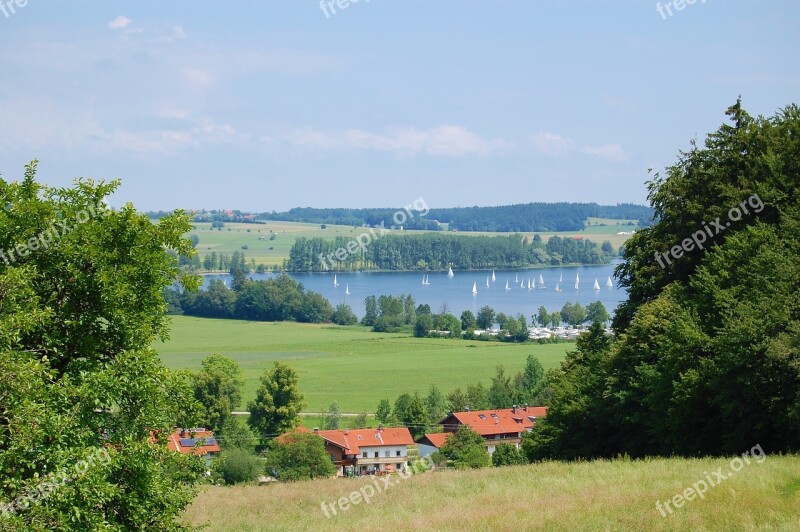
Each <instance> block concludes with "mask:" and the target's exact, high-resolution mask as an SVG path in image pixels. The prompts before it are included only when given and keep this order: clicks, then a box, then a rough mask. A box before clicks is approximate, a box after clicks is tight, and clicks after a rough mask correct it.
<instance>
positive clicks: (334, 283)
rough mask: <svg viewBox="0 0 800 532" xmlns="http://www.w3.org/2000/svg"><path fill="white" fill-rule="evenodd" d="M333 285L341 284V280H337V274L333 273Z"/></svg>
mask: <svg viewBox="0 0 800 532" xmlns="http://www.w3.org/2000/svg"><path fill="white" fill-rule="evenodd" d="M333 286H339V282H338V281H337V280H336V274H335V273H334V274H333Z"/></svg>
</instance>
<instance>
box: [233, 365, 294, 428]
mask: <svg viewBox="0 0 800 532" xmlns="http://www.w3.org/2000/svg"><path fill="white" fill-rule="evenodd" d="M298 381H299V377H298V376H297V372H296V371H295V370H294V369H293V368H292V367H291V366H288V365H286V364H284V363H283V362H279V361H277V360H276V361H275V362H274V364H273V367H272V369H266V370H265V371H264V375H263V376H262V377H261V386H259V388H258V390H257V391H256V398H255V400H254V401H250V402H249V403H247V409H248V410H249V411H250V417H249V418H248V420H247V422H248V423H249V424H250V426H251V427H252V428H253V430H255V431H256V432H257V433H258V434H259V435H260V436H261V437H262V438H267V437H272V436H277V435H280V434H283V433H284V432H288V431H290V430H292V429H294V428H296V427H297V425H298V424H299V419H298V414H299V413H300V411H301V410H302V409H303V407H304V406H305V404H304V403H303V394H302V393H300V390H299V389H298Z"/></svg>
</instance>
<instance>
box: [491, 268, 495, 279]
mask: <svg viewBox="0 0 800 532" xmlns="http://www.w3.org/2000/svg"><path fill="white" fill-rule="evenodd" d="M494 281H495V276H494V270H492V282H494Z"/></svg>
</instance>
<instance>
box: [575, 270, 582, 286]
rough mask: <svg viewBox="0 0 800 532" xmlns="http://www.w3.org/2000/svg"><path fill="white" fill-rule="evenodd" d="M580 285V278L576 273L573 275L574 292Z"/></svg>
mask: <svg viewBox="0 0 800 532" xmlns="http://www.w3.org/2000/svg"><path fill="white" fill-rule="evenodd" d="M580 284H581V277H580V275H578V274H577V273H576V274H575V290H577V289H578V286H579V285H580Z"/></svg>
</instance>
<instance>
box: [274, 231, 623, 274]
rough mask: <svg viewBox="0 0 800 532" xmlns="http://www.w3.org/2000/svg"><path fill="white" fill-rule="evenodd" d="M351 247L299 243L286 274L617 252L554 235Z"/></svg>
mask: <svg viewBox="0 0 800 532" xmlns="http://www.w3.org/2000/svg"><path fill="white" fill-rule="evenodd" d="M353 242H355V241H354V240H353V239H351V238H347V237H341V236H339V237H336V238H335V239H333V240H326V239H324V238H305V237H301V238H298V239H297V240H296V241H295V243H294V245H292V248H291V250H290V252H289V260H288V261H287V264H286V269H287V271H290V272H317V271H326V270H331V269H332V270H336V271H360V270H394V271H409V270H419V271H431V270H446V269H447V268H449V267H452V268H453V269H456V270H457V269H490V268H496V269H501V268H525V267H529V266H538V265H561V264H608V263H609V262H610V260H611V258H612V257H614V256H615V253H616V252H615V250H614V248H613V247H612V245H611V243H610V242H608V241H605V242H604V243H603V244H602V246H598V245H597V243H596V242H592V241H590V240H584V239H578V238H561V237H558V236H554V237H552V238H550V239H549V240H548V242H547V243H546V244H545V243H544V242H543V240H542V238H541V236H540V235H534V237H533V238H532V239H528V238H527V237H523V236H522V235H509V236H494V237H489V236H468V235H453V234H438V233H427V234H416V235H394V234H389V235H385V236H382V237H380V238H371V239H370V240H369V242H368V245H367V244H365V245H363V246H360V245H359V246H356V245H354V244H353ZM348 245H349V247H348Z"/></svg>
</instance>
